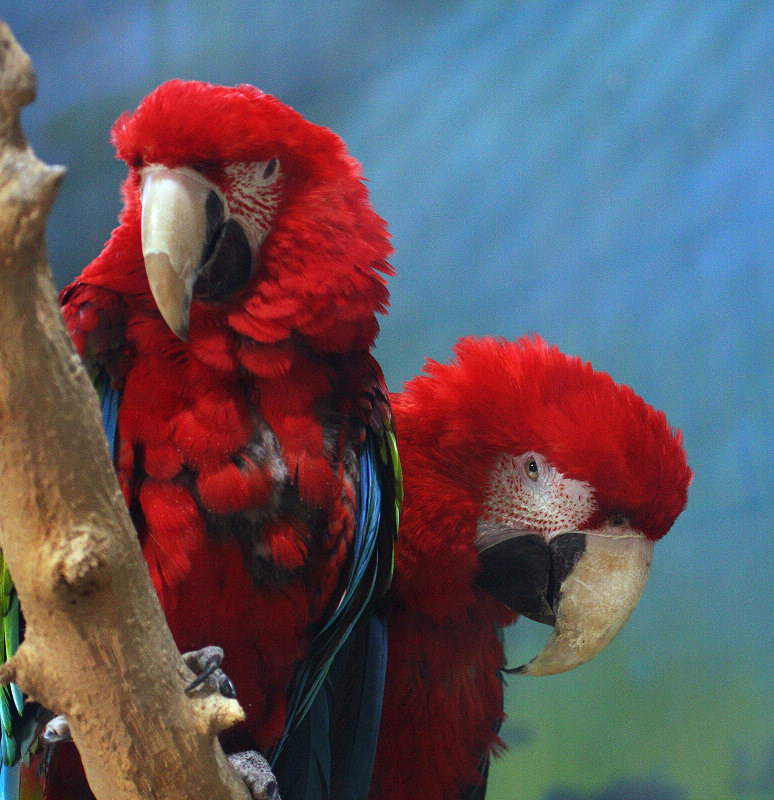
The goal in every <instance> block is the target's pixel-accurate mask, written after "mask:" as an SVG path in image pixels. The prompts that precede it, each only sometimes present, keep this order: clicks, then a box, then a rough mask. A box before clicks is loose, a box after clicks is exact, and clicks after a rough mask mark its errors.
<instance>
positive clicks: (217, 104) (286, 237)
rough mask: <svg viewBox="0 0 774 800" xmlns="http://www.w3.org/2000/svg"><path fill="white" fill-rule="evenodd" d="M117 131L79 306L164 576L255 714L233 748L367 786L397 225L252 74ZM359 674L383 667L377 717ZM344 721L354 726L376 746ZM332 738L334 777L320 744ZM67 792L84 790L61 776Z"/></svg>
mask: <svg viewBox="0 0 774 800" xmlns="http://www.w3.org/2000/svg"><path fill="white" fill-rule="evenodd" d="M112 138H113V142H114V144H115V147H116V151H117V154H118V156H119V157H120V158H121V159H123V160H124V161H126V163H127V164H128V166H129V174H128V177H127V178H126V180H125V182H124V184H123V187H122V191H123V198H124V204H125V205H124V208H123V211H122V212H121V215H120V225H119V227H117V228H116V229H115V230H114V231H113V233H112V235H111V237H110V239H109V241H108V242H107V243H106V245H105V248H104V250H103V251H102V253H101V254H100V255H99V256H98V257H97V258H96V259H95V260H94V261H93V262H92V263H91V264H90V265H89V266H88V267H86V269H85V270H84V271H83V273H82V274H81V275H80V276H79V277H78V278H77V279H76V280H75V281H74V282H73V283H72V284H71V285H70V286H68V287H67V288H66V289H65V290H64V291H63V292H62V295H61V303H62V310H63V313H64V317H65V320H66V323H67V326H68V328H69V330H70V332H71V334H72V337H73V339H74V341H75V344H76V346H77V349H78V350H79V351H80V353H81V355H82V357H83V359H84V361H85V362H86V364H87V365H88V366H89V367H90V368H91V369H92V370H93V372H94V374H95V377H96V378H97V380H98V381H99V380H102V386H103V404H104V408H106V409H107V410H108V411H109V412H115V411H116V409H117V417H114V418H113V419H112V422H111V421H110V420H108V423H107V426H108V429H109V431H108V432H109V433H114V457H115V465H116V469H117V472H118V476H119V479H120V483H121V486H122V489H123V492H124V496H125V499H126V502H127V504H128V506H129V509H130V511H131V515H132V519H133V521H134V523H135V526H136V528H137V531H138V534H139V537H140V541H141V544H142V550H143V554H144V556H145V560H146V561H147V564H148V568H149V570H150V575H151V578H152V581H153V585H154V587H155V589H156V591H157V593H158V596H159V598H160V600H161V604H162V607H163V609H164V612H165V614H166V617H167V621H168V623H169V626H170V629H171V630H172V633H173V636H174V638H175V641H176V643H177V644H178V646H179V647H180V649H181V650H183V651H198V650H199V649H200V648H205V647H207V646H210V645H217V646H219V647H221V648H222V649H223V651H224V652H225V660H224V662H223V668H224V670H225V672H226V673H227V674H228V676H229V677H230V679H231V681H232V682H233V685H234V686H235V688H236V694H237V697H238V699H239V700H240V702H241V704H242V706H243V707H244V709H245V711H246V713H247V723H246V726H245V729H244V730H242V731H238V732H236V733H233V734H232V735H230V736H229V735H226V736H225V739H224V743H225V745H226V746H227V749H231V750H242V749H257V750H258V751H260V752H261V753H264V754H266V755H267V756H268V757H269V758H270V759H271V760H272V762H273V764H274V767H275V772H276V773H277V776H278V780H279V788H280V792H281V793H282V796H283V798H284V800H290V798H293V797H319V796H323V795H324V796H328V794H327V793H330V792H333V793H336V795H337V796H340V797H349V796H352V797H358V796H359V797H364V796H365V794H366V790H367V789H366V787H367V784H368V777H369V776H370V761H369V756H368V752H367V751H368V747H369V746H370V749H371V754H370V758H371V759H372V758H373V749H374V748H375V737H376V733H377V730H378V708H379V705H380V702H381V686H382V683H383V672H384V659H385V655H384V645H385V642H384V634H383V624H382V620H381V617H380V616H379V615H378V613H374V608H375V606H376V605H377V604H378V602H379V600H380V598H381V597H382V596H383V594H384V593H385V591H386V589H387V587H388V585H389V581H390V578H391V573H392V564H393V546H394V538H395V534H396V525H397V506H396V503H397V500H398V499H399V494H400V487H399V472H398V466H397V458H396V450H395V447H394V437H393V434H392V428H391V425H392V423H391V412H390V405H389V399H388V396H387V393H386V389H385V387H384V383H383V378H382V374H381V371H380V369H379V366H378V364H377V363H376V361H375V360H374V359H373V357H372V355H371V354H370V349H371V346H372V345H373V342H374V339H375V337H376V335H377V332H378V323H377V317H376V315H377V314H378V313H384V312H385V311H386V307H387V303H388V291H387V287H386V281H385V278H384V276H385V275H389V274H391V272H392V270H391V268H390V266H389V265H388V263H387V258H388V256H389V255H390V253H391V247H390V244H389V241H388V235H387V232H386V228H385V224H384V222H383V220H382V219H380V218H379V217H378V216H377V214H376V213H375V212H374V210H373V209H372V207H371V205H370V203H369V199H368V194H367V191H366V189H365V187H364V185H363V181H362V176H361V170H360V166H359V164H358V163H357V162H356V161H355V159H353V158H352V157H351V156H350V155H349V154H348V153H347V151H346V149H345V147H344V144H343V143H342V141H341V140H340V139H339V138H338V137H337V136H336V135H335V134H334V133H332V132H331V131H330V130H328V129H326V128H323V127H319V126H317V125H313V124H311V123H310V122H308V121H306V120H305V119H303V118H302V117H301V116H300V115H299V114H298V113H296V112H295V111H293V110H292V109H291V108H289V107H288V106H286V105H284V104H282V103H281V102H279V101H278V100H277V99H275V98H274V97H271V96H270V95H268V94H264V93H262V92H261V91H259V90H258V89H256V88H254V87H252V86H246V85H242V86H237V87H235V88H227V87H220V86H212V85H209V84H205V83H199V82H185V81H179V80H175V81H170V82H168V83H165V84H163V85H161V86H160V87H159V88H158V89H156V90H155V91H153V92H152V93H151V94H150V95H148V96H147V97H146V98H145V99H144V100H143V101H142V102H141V104H140V105H139V107H138V108H137V109H136V111H135V112H134V113H131V114H129V113H127V114H124V115H123V116H121V117H120V118H119V119H118V120H117V122H116V123H115V125H114V127H113V130H112ZM100 376H102V378H100ZM108 384H109V386H108ZM110 417H111V414H110V413H109V414H108V418H110ZM111 428H112V431H111V430H110V429H111ZM331 665H333V666H332V667H331ZM353 666H354V667H356V668H357V670H358V672H357V675H355V674H354V672H353ZM343 675H345V676H346V680H347V681H350V682H352V681H361V682H362V685H361V686H360V691H361V695H362V697H363V698H364V701H363V702H364V704H365V705H366V706H367V708H366V711H367V713H366V714H365V715H363V713H361V717H360V724H361V727H360V728H358V727H357V724H356V721H355V717H354V715H352V712H351V711H350V710H348V709H346V708H342V707H341V705H340V704H339V703H338V697H337V690H338V688H339V687H338V686H337V685H336V684H335V681H336V680H341V681H343V680H344V678H342V677H341V676H343ZM332 681H333V685H331V682H332ZM322 683H325V684H326V690H325V691H324V692H320V693H319V694H318V693H317V689H318V688H319V686H320V685H321V684H322ZM323 695H324V696H325V697H324V698H323V697H322V696H323ZM319 702H324V703H326V704H328V705H329V706H330V707H328V705H326V708H325V709H323V710H322V712H324V713H322V712H321V711H320V709H318V711H317V712H315V707H316V704H317V703H319ZM369 704H370V705H369ZM310 708H311V711H309V709H310ZM307 712H309V713H307ZM315 713H317V716H315ZM347 714H350V715H352V716H351V719H350V720H347V719H343V721H342V718H344V717H346V715H347ZM321 715H322V716H325V717H327V716H328V715H329V716H330V727H331V728H332V727H333V724H334V722H337V724H346V723H347V722H348V721H349V722H351V723H352V729H351V731H352V733H353V734H354V735H355V739H356V741H355V743H354V744H353V745H352V746H353V747H354V748H355V750H354V751H347V752H344V748H345V746H346V743H345V742H344V740H343V739H342V737H340V736H339V735H338V733H337V735H336V736H335V737H333V738H331V735H329V725H328V724H327V722H326V723H320V724H319V725H317V722H316V720H317V719H318V718H319V717H320V716H321ZM369 715H370V716H369ZM362 725H366V727H368V726H370V728H372V730H370V729H369V730H364V729H363V728H362ZM299 726H301V727H302V728H303V727H304V726H307V727H306V729H305V730H303V731H302V735H301V734H299V735H297V734H298V731H299ZM310 726H311V732H310ZM294 737H297V741H296V743H295V744H294ZM310 742H312V744H311V745H310ZM369 743H370V744H369ZM316 745H319V747H320V748H321V749H320V750H319V751H316V758H317V759H318V760H317V761H316V762H315V763H316V764H317V770H316V774H315V775H314V776H311V775H310V771H309V770H308V769H307V762H308V761H309V759H304V758H301V757H298V753H299V751H300V750H303V748H304V747H307V746H313V747H314V746H316ZM358 747H360V748H365V749H364V751H361V750H358V749H357V748H358ZM280 749H282V750H283V752H282V753H281V754H280V752H279V751H280ZM323 751H324V752H323ZM286 753H291V754H292V755H287V756H285V754H286ZM364 753H365V754H364ZM283 757H284V758H285V761H284V762H283ZM64 758H65V754H64V753H62V755H61V758H60V762H61V761H62V760H63V759H64ZM348 758H349V759H351V758H357V759H359V763H362V764H365V766H362V767H361V768H360V770H359V772H360V773H361V774H360V775H359V777H358V778H357V780H358V781H359V785H358V786H353V785H352V782H353V780H354V778H352V777H351V775H350V773H351V772H352V771H351V770H349V769H348V767H347V766H346V764H345V765H344V766H342V764H343V761H345V760H346V759H348ZM62 769H64V767H62ZM294 770H296V772H294ZM301 770H306V772H305V774H304V775H299V774H298V771H301ZM47 791H48V795H47V796H49V797H74V796H77V793H76V792H75V791H74V789H73V781H72V779H70V778H68V779H67V780H63V781H58V779H57V774H56V771H54V770H53V769H52V770H51V771H50V772H49V774H48V781H47Z"/></svg>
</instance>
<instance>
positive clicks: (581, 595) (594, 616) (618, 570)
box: [477, 526, 653, 675]
mask: <svg viewBox="0 0 774 800" xmlns="http://www.w3.org/2000/svg"><path fill="white" fill-rule="evenodd" d="M477 541H478V543H479V548H480V552H479V560H480V562H481V567H482V569H481V573H480V574H479V576H478V579H477V584H478V585H479V586H480V587H481V588H483V589H484V590H485V591H487V592H489V593H490V594H491V595H493V596H494V597H495V598H497V599H498V600H500V601H501V602H503V603H504V604H505V605H507V606H508V607H509V608H511V609H512V610H514V611H517V612H518V613H520V614H523V615H524V616H527V617H530V618H531V619H535V620H537V621H538V622H544V623H546V624H549V625H553V628H554V630H553V632H552V633H551V636H550V638H549V640H548V642H546V645H545V647H544V648H543V650H542V651H541V652H540V653H539V654H538V655H537V656H536V657H535V658H533V659H532V660H531V661H530V662H528V663H527V664H524V665H522V666H520V667H517V668H516V669H512V670H507V671H508V672H513V673H518V674H521V675H553V674H556V673H559V672H566V671H567V670H570V669H573V668H574V667H577V666H579V665H580V664H584V663H585V662H586V661H590V660H591V659H592V658H593V657H594V656H595V655H597V653H600V652H601V651H602V650H604V648H605V647H607V645H608V644H609V643H610V642H611V641H612V640H613V639H614V638H615V636H616V634H617V633H618V632H619V631H620V630H621V628H623V626H624V625H625V624H626V621H627V620H628V619H629V617H630V616H631V614H632V612H633V611H634V609H635V608H636V606H637V603H638V602H639V600H640V597H641V596H642V592H643V589H644V588H645V584H646V582H647V580H648V574H649V573H650V565H651V562H652V560H653V542H652V541H651V540H649V539H647V538H646V537H645V536H644V535H643V534H642V533H640V532H639V531H637V530H635V529H633V528H631V527H629V526H605V527H603V528H600V529H599V530H591V531H584V532H573V533H564V534H559V535H556V536H554V537H552V538H551V539H549V540H546V539H545V538H544V537H543V536H542V535H539V534H537V533H534V532H530V531H511V532H510V534H509V535H508V534H503V532H499V533H493V532H487V531H486V530H483V531H479V536H478V540H477Z"/></svg>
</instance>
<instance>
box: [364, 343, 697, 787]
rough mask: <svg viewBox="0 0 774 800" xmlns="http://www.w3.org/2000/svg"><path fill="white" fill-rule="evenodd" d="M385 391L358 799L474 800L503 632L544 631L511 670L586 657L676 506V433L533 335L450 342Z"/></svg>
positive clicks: (496, 745) (630, 591)
mask: <svg viewBox="0 0 774 800" xmlns="http://www.w3.org/2000/svg"><path fill="white" fill-rule="evenodd" d="M455 354H456V360H455V361H453V362H452V363H450V364H439V363H436V362H433V361H430V362H428V364H427V366H426V367H425V374H423V375H420V376H418V377H416V378H414V379H413V380H411V381H409V383H408V384H407V385H406V387H405V391H404V392H403V393H402V394H399V395H395V396H394V397H393V408H394V412H395V422H396V429H397V433H398V441H399V445H400V452H401V460H402V464H403V473H404V487H405V492H406V497H405V501H404V506H403V512H402V515H401V537H400V542H399V545H398V550H397V556H396V566H395V578H394V581H393V586H392V589H391V591H390V597H389V605H388V610H387V618H388V625H389V631H390V651H389V658H388V664H387V680H386V688H385V696H384V709H383V715H382V721H381V731H380V735H379V745H378V752H377V758H376V765H375V768H374V776H373V781H372V785H371V794H370V797H371V800H413V798H418V797H420V798H422V800H480V799H481V798H483V797H484V794H485V791H486V779H487V770H488V766H489V760H490V757H491V755H492V754H494V753H497V752H498V751H499V750H501V749H502V747H503V745H502V742H501V741H500V740H499V738H498V730H499V728H500V725H501V722H502V720H503V682H502V675H503V672H504V671H506V662H505V654H504V650H503V642H502V638H501V631H502V628H503V627H504V626H506V625H510V624H512V623H513V622H515V621H516V620H517V618H518V617H519V615H520V614H524V615H525V616H527V617H530V618H532V619H534V620H537V621H539V622H544V623H546V624H549V625H552V626H553V628H554V630H553V633H552V634H551V637H550V639H549V641H548V643H547V644H546V646H545V648H544V649H543V651H542V652H541V653H540V654H539V655H538V656H537V657H536V658H534V659H533V660H532V661H530V662H529V663H527V664H525V665H523V666H520V667H518V668H516V669H515V670H508V671H510V672H514V671H515V672H517V673H520V674H524V675H548V674H552V673H557V672H562V671H565V670H569V669H572V668H573V667H576V666H578V665H579V664H582V663H584V662H586V661H588V660H589V659H591V658H592V657H593V656H594V655H595V654H597V653H598V652H599V651H600V650H602V649H603V648H604V647H605V646H606V645H607V644H608V643H609V642H610V641H611V640H612V638H613V637H614V636H615V635H616V634H617V633H618V631H619V630H620V629H621V627H622V626H623V625H624V623H625V622H626V620H627V619H628V618H629V615H630V614H631V613H632V611H633V609H634V607H635V606H636V604H637V602H638V600H639V598H640V595H641V592H642V590H643V588H644V586H645V581H646V579H647V577H648V573H649V570H650V565H651V559H652V554H653V545H654V543H655V542H656V541H658V540H659V539H660V538H661V537H662V536H664V534H665V533H666V532H667V531H668V530H669V529H670V527H671V526H672V523H673V522H674V520H675V518H676V517H677V515H678V514H679V513H680V512H681V511H682V510H683V507H684V506H685V503H686V500H687V490H688V485H689V483H690V480H691V470H690V469H689V468H688V465H687V463H686V457H685V452H684V450H683V446H682V438H681V435H680V434H679V432H674V431H673V430H672V429H671V428H670V426H669V424H668V423H667V420H666V417H665V416H664V414H663V413H662V412H659V411H655V410H654V409H653V408H651V407H650V406H649V405H648V404H647V403H645V401H644V400H642V399H641V398H640V397H638V396H637V395H636V394H635V393H634V392H633V391H632V390H631V389H630V388H628V387H626V386H621V385H618V384H616V383H615V382H614V381H613V380H612V379H611V378H610V376H609V375H607V374H606V373H604V372H598V371H595V370H594V369H593V368H592V367H591V366H590V365H589V364H587V363H583V362H582V361H581V360H580V359H578V358H571V357H568V356H566V355H564V354H563V353H561V352H560V351H559V350H558V349H557V348H555V347H549V346H548V345H546V344H545V343H544V342H543V341H541V340H540V339H537V338H535V339H521V340H519V341H517V342H506V341H502V340H496V339H464V340H462V341H461V342H460V343H459V344H458V345H457V347H456V348H455Z"/></svg>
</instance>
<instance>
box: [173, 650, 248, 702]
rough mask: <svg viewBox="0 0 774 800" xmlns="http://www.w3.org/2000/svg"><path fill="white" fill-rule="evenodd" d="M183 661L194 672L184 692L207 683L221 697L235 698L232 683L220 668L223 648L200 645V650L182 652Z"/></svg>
mask: <svg viewBox="0 0 774 800" xmlns="http://www.w3.org/2000/svg"><path fill="white" fill-rule="evenodd" d="M183 661H185V665H186V666H187V667H188V669H190V670H191V671H192V672H195V673H196V678H194V680H193V681H191V683H189V684H188V686H186V687H185V690H186V692H192V691H193V690H194V689H196V687H197V686H201V685H202V684H203V683H207V684H208V685H209V686H211V687H212V688H213V689H215V690H216V691H217V692H219V693H220V694H222V695H223V697H228V698H231V699H234V698H236V689H235V688H234V684H233V683H232V682H231V679H230V678H229V677H228V675H226V673H225V672H223V670H222V669H220V664H221V662H222V661H223V648H221V647H216V646H215V645H210V646H209V647H202V649H201V650H192V651H191V652H190V653H183Z"/></svg>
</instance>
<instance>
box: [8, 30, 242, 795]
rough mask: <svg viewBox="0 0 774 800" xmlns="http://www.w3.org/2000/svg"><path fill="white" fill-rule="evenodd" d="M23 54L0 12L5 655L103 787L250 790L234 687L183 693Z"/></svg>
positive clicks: (122, 790) (185, 678)
mask: <svg viewBox="0 0 774 800" xmlns="http://www.w3.org/2000/svg"><path fill="white" fill-rule="evenodd" d="M34 95H35V75H34V71H33V68H32V64H31V62H30V59H29V57H28V56H27V55H26V53H24V51H23V50H22V49H21V48H20V47H19V45H18V44H17V42H16V40H15V39H14V37H13V35H12V34H11V32H10V30H9V29H8V27H7V26H6V25H5V24H4V23H2V22H0V332H1V333H0V546H1V547H2V550H3V554H4V555H5V558H6V560H7V562H8V565H9V568H10V570H11V574H12V575H13V578H14V582H15V585H16V588H17V591H18V593H19V597H20V600H21V605H22V609H23V612H24V616H25V620H26V633H25V640H24V642H23V643H22V645H21V647H20V648H19V651H18V652H17V654H16V656H15V657H14V658H12V659H11V661H9V662H8V663H7V664H6V665H5V666H4V667H3V668H2V669H1V670H0V679H2V681H3V682H8V681H10V680H13V681H15V682H16V683H18V684H19V685H20V686H21V687H22V689H24V691H25V692H26V693H27V694H28V695H29V696H30V697H31V698H34V699H35V700H38V701H39V702H41V703H42V704H43V705H45V706H46V707H48V708H50V709H52V710H54V711H56V712H58V713H63V714H65V715H66V716H67V718H68V721H69V723H70V728H71V731H72V734H73V738H74V740H75V743H76V745H77V746H78V749H79V751H80V754H81V757H82V760H83V763H84V766H85V769H86V775H87V778H88V780H89V784H90V785H91V787H92V790H93V791H94V793H95V795H96V796H97V798H99V800H129V798H151V797H152V798H158V799H159V800H166V798H169V799H170V800H172V798H175V800H180V798H191V799H192V800H193V798H208V799H209V798H228V797H233V798H240V799H241V800H244V798H246V797H247V796H248V795H247V791H246V788H245V786H244V784H243V783H242V782H241V781H240V780H239V778H238V777H237V776H236V773H235V772H234V771H233V769H232V768H231V766H230V764H229V763H228V761H227V760H226V758H225V756H224V755H223V752H222V750H221V749H220V746H219V744H218V742H217V739H216V734H217V733H218V731H220V730H223V729H225V728H226V727H229V726H230V725H232V724H233V723H234V722H235V721H238V720H240V719H241V718H242V716H243V712H242V710H241V708H240V707H239V705H238V704H237V703H236V701H234V700H227V699H225V698H222V697H220V696H219V695H217V694H212V693H211V692H208V690H207V689H203V690H202V691H201V692H198V691H197V692H196V693H194V695H193V696H192V697H189V696H187V695H186V694H185V693H184V687H185V686H186V684H187V683H188V682H189V681H190V680H191V677H192V676H191V673H190V672H189V671H188V670H187V668H186V667H185V665H184V664H183V662H182V660H181V658H180V654H179V653H178V651H177V648H176V647H175V644H174V642H173V640H172V636H171V634H170V632H169V629H168V627H167V625H166V621H165V619H164V615H163V613H162V611H161V607H160V606H159V603H158V599H157V597H156V595H155V592H154V591H153V587H152V585H151V582H150V578H149V576H148V571H147V568H146V566H145V563H144V561H143V558H142V553H141V551H140V547H139V543H138V540H137V535H136V533H135V531H134V528H133V526H132V523H131V520H130V518H129V515H128V513H127V510H126V506H125V504H124V501H123V498H122V496H121V492H120V490H119V487H118V483H117V480H116V478H115V475H114V473H113V469H112V465H111V462H110V456H109V454H108V450H107V447H106V442H105V439H104V436H103V434H102V429H101V422H100V413H99V407H98V403H97V399H96V396H95V393H94V391H93V390H92V387H91V385H90V383H89V380H88V377H87V375H86V373H85V371H84V369H83V367H82V366H81V363H80V359H79V358H78V356H77V355H76V353H75V352H74V350H73V347H72V345H71V343H70V340H69V337H68V335H67V332H66V330H65V328H64V325H63V322H62V318H61V315H60V312H59V308H58V305H57V302H56V292H55V289H54V283H53V279H52V277H51V274H50V271H49V268H48V263H47V257H46V250H45V223H46V217H47V214H48V212H49V210H50V208H51V205H52V204H53V202H54V198H55V196H56V193H57V189H58V187H59V184H60V182H61V180H62V177H63V175H64V170H63V169H62V168H61V167H49V166H46V165H45V164H43V163H42V162H40V161H38V159H37V158H36V157H35V155H34V154H33V152H32V150H31V149H30V147H29V146H28V144H27V142H26V140H25V138H24V135H23V133H22V131H21V127H20V123H19V113H20V110H21V108H22V106H24V105H26V104H28V103H30V102H32V100H33V99H34Z"/></svg>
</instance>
